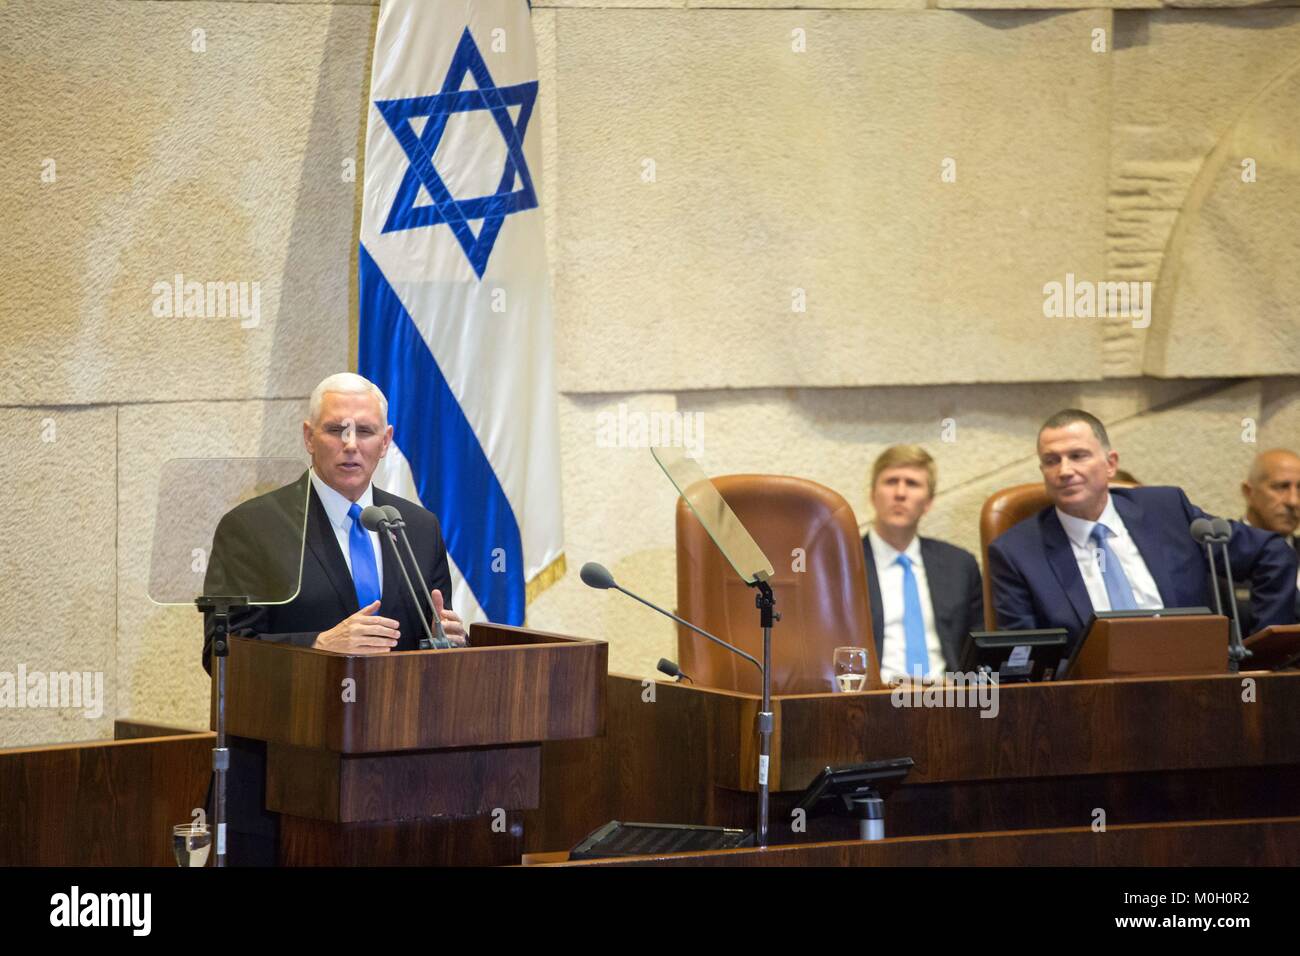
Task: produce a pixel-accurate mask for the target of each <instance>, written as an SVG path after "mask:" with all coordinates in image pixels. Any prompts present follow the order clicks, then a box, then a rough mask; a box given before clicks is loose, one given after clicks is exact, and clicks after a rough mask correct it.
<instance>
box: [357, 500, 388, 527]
mask: <svg viewBox="0 0 1300 956" xmlns="http://www.w3.org/2000/svg"><path fill="white" fill-rule="evenodd" d="M387 523H388V515H386V514H384V509H383V508H381V507H379V506H378V505H369V506H368V507H365V508H362V509H361V527H363V528H365V529H366V530H367V531H379V530H380V526H381V525H384V524H387Z"/></svg>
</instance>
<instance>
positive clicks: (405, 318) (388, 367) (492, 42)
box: [357, 0, 564, 624]
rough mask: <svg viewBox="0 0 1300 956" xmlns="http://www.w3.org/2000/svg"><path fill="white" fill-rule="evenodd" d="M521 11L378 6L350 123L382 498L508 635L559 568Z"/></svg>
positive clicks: (533, 125) (537, 165) (486, 0)
mask: <svg viewBox="0 0 1300 956" xmlns="http://www.w3.org/2000/svg"><path fill="white" fill-rule="evenodd" d="M536 100H537V55H536V50H535V46H534V41H533V30H532V24H531V22H530V20H529V10H528V4H527V3H526V0H465V2H456V0H442V2H438V3H430V2H428V0H383V3H382V6H381V7H380V10H379V25H378V29H377V32H376V35H375V54H374V66H373V70H372V72H371V80H370V100H369V103H370V105H369V116H368V120H367V129H366V160H365V181H364V188H363V200H362V212H361V248H360V250H359V252H358V259H359V266H358V270H359V276H358V278H359V293H360V300H361V301H360V325H359V328H358V336H357V339H358V344H357V349H358V351H357V364H358V371H359V372H360V373H361V374H362V375H364V376H365V377H366V378H368V379H370V380H371V381H372V382H374V383H375V384H376V385H378V386H379V387H380V388H381V389H383V392H384V394H385V395H386V396H387V397H388V402H389V407H388V419H389V422H390V423H391V424H392V426H393V446H394V447H393V448H391V449H390V451H389V453H388V456H387V458H385V459H384V461H383V462H381V465H380V468H379V469H378V470H377V471H376V472H375V483H376V484H377V485H379V486H380V487H382V488H385V489H387V490H389V491H392V492H394V493H395V494H399V495H403V496H405V497H408V498H413V499H416V500H418V501H420V502H421V503H422V504H423V505H424V506H425V507H426V508H428V509H429V510H430V511H432V512H433V513H434V514H436V515H437V516H438V520H439V521H440V522H441V523H442V530H443V537H444V538H445V539H446V542H447V550H448V552H449V556H450V558H451V562H452V565H453V568H452V578H453V580H454V581H455V582H456V584H455V593H454V595H453V606H454V607H455V608H456V610H457V611H458V612H459V613H460V614H461V616H462V617H464V618H465V620H466V621H471V620H482V619H483V618H484V617H486V618H488V619H489V620H491V621H494V622H497V623H502V624H521V623H523V619H524V607H525V604H526V603H527V600H528V598H529V597H530V596H531V595H532V594H533V593H535V592H536V591H539V590H540V589H541V588H543V587H545V586H546V585H547V584H549V583H550V582H551V581H552V580H554V579H555V578H557V577H559V575H561V574H563V572H564V554H563V539H562V520H561V513H560V460H559V434H558V428H557V415H556V397H555V379H554V359H553V351H552V338H553V336H552V319H551V301H550V290H549V285H548V275H547V268H546V249H545V233H544V230H543V224H542V211H541V207H540V199H539V188H538V181H537V180H538V176H539V175H540V172H541V143H540V128H539V121H538V118H537V116H536V115H535V113H534V106H535V104H536Z"/></svg>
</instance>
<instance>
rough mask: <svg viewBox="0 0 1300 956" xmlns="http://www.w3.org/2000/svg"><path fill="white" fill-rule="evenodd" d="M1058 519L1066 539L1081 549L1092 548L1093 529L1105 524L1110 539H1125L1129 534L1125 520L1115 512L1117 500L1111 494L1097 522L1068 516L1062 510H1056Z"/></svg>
mask: <svg viewBox="0 0 1300 956" xmlns="http://www.w3.org/2000/svg"><path fill="white" fill-rule="evenodd" d="M1056 517H1057V518H1058V519H1059V520H1060V522H1061V527H1062V528H1064V529H1065V535H1066V537H1068V538H1069V539H1070V541H1071V542H1072V543H1073V544H1074V545H1075V546H1076V547H1079V548H1085V549H1086V548H1089V547H1091V546H1092V529H1093V528H1095V527H1096V526H1097V525H1098V524H1104V525H1105V526H1106V527H1107V528H1109V529H1110V537H1113V538H1123V537H1125V536H1126V535H1127V534H1128V529H1127V528H1125V527H1124V519H1123V518H1121V517H1120V516H1119V512H1118V511H1116V510H1115V499H1114V497H1113V496H1112V495H1111V494H1110V492H1107V493H1106V507H1105V508H1104V509H1102V512H1101V516H1100V517H1099V518H1098V519H1097V520H1096V521H1089V520H1088V519H1086V518H1076V517H1074V515H1068V514H1066V513H1065V512H1064V511H1062V510H1061V509H1060V508H1057V509H1056Z"/></svg>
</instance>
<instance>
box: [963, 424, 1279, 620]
mask: <svg viewBox="0 0 1300 956" xmlns="http://www.w3.org/2000/svg"><path fill="white" fill-rule="evenodd" d="M1118 462H1119V455H1118V454H1117V453H1116V452H1115V451H1114V450H1113V449H1112V448H1111V447H1110V439H1109V437H1108V436H1107V435H1106V428H1105V426H1104V425H1102V423H1101V422H1100V421H1098V420H1097V419H1096V418H1095V417H1094V416H1092V415H1090V414H1088V413H1087V412H1085V411H1081V410H1079V409H1077V408H1069V409H1066V410H1064V411H1061V412H1057V413H1056V414H1055V415H1053V416H1052V417H1051V418H1049V419H1048V420H1047V421H1046V422H1044V423H1043V427H1042V428H1041V429H1039V432H1038V463H1039V469H1040V470H1041V471H1042V473H1043V487H1044V489H1045V490H1046V492H1047V497H1048V498H1049V499H1050V500H1051V502H1052V505H1051V506H1050V507H1047V508H1044V509H1043V510H1042V511H1040V512H1039V513H1038V514H1037V515H1034V516H1033V517H1031V518H1026V519H1025V520H1024V521H1021V522H1020V523H1019V524H1017V525H1016V526H1015V527H1013V528H1011V529H1010V530H1009V531H1007V532H1006V533H1005V534H1002V535H1000V536H999V537H998V538H997V540H995V541H993V542H992V543H991V544H990V545H989V566H988V572H989V574H990V576H991V577H992V585H993V604H994V608H995V609H996V611H997V619H998V626H999V627H1000V628H1005V629H1008V630H1021V629H1027V628H1049V627H1063V628H1065V629H1066V630H1067V631H1068V632H1069V634H1070V637H1071V639H1075V638H1077V637H1078V636H1079V635H1080V634H1082V633H1083V631H1084V630H1085V628H1086V627H1087V625H1088V621H1089V618H1090V617H1091V616H1092V614H1093V612H1094V611H1110V610H1116V611H1120V610H1134V609H1155V608H1161V607H1200V606H1203V607H1214V603H1213V601H1214V597H1213V592H1212V591H1211V586H1212V585H1211V581H1210V571H1209V566H1208V563H1207V562H1206V558H1205V549H1204V548H1203V547H1202V546H1201V545H1198V544H1197V543H1196V542H1195V541H1194V540H1193V539H1192V536H1191V534H1190V533H1189V532H1188V526H1189V525H1190V524H1191V522H1192V521H1193V520H1195V519H1196V518H1201V517H1207V515H1206V514H1205V512H1203V511H1201V509H1199V508H1197V507H1196V506H1195V505H1193V504H1192V503H1191V502H1189V501H1188V500H1187V496H1186V495H1185V494H1183V491H1182V489H1180V488H1157V487H1143V488H1110V487H1109V482H1110V479H1111V478H1113V477H1114V475H1115V469H1116V466H1117V464H1118ZM1228 551H1229V554H1230V555H1231V558H1232V565H1233V569H1234V571H1235V572H1236V573H1240V574H1242V575H1246V576H1249V577H1251V578H1252V580H1253V581H1254V589H1253V594H1254V599H1255V604H1256V607H1257V608H1258V609H1259V613H1260V618H1261V620H1264V621H1266V622H1268V623H1276V624H1283V623H1291V622H1292V621H1293V620H1294V617H1295V607H1294V595H1293V593H1292V592H1293V591H1294V590H1295V579H1296V556H1295V552H1294V551H1292V550H1291V549H1290V548H1288V547H1287V546H1286V544H1285V543H1284V542H1283V541H1282V539H1281V538H1279V537H1278V536H1277V535H1275V534H1271V533H1269V532H1265V531H1261V530H1259V529H1256V528H1251V527H1248V526H1246V525H1243V524H1240V523H1238V522H1232V538H1231V540H1230V541H1229V543H1228Z"/></svg>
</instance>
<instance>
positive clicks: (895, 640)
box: [867, 528, 948, 684]
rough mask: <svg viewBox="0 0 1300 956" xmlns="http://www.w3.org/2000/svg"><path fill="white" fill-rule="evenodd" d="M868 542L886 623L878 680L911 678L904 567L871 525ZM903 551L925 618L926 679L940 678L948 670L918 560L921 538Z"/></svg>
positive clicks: (896, 553) (915, 538)
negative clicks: (908, 671) (913, 577)
mask: <svg viewBox="0 0 1300 956" xmlns="http://www.w3.org/2000/svg"><path fill="white" fill-rule="evenodd" d="M867 540H868V541H870V542H871V556H872V557H873V558H874V559H875V561H876V583H877V584H879V585H880V603H881V604H882V605H884V606H883V607H881V609H880V613H881V617H882V618H883V620H884V625H885V639H884V645H883V646H882V648H881V651H880V679H881V680H883V681H884V682H885V683H887V684H888V683H890V682H891V681H895V680H900V679H907V680H910V679H911V675H910V674H908V673H907V632H906V631H905V630H904V629H903V568H902V566H901V565H899V564H898V555H899V554H900V552H898V551H896V550H894V547H893V545H891V544H889V542H887V541H885V540H884V539H883V538H881V537H880V535H878V534H876V530H875V529H874V528H872V529H871V530H870V531H868V532H867ZM901 553H902V554H906V555H907V557H908V558H909V559H910V560H911V562H912V574H913V575H914V576H915V577H916V589H917V591H918V592H920V595H921V616H922V617H923V618H924V619H925V649H926V651H927V652H928V653H929V655H930V670H929V672H928V673H927V675H926V676H927V678H931V677H932V678H935V679H938V678H941V677H942V675H943V673H944V671H945V670H947V667H948V665H947V663H946V662H945V661H944V659H943V647H942V646H941V645H940V644H939V632H938V631H937V630H936V629H935V626H934V605H933V604H932V603H931V602H930V582H929V579H928V578H926V576H925V564H924V562H922V561H921V539H920V538H919V537H914V538H912V542H911V544H909V545H908V546H907V549H906V550H905V551H903V552H901Z"/></svg>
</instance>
